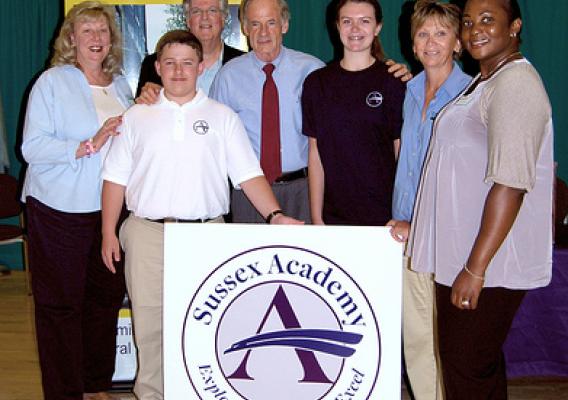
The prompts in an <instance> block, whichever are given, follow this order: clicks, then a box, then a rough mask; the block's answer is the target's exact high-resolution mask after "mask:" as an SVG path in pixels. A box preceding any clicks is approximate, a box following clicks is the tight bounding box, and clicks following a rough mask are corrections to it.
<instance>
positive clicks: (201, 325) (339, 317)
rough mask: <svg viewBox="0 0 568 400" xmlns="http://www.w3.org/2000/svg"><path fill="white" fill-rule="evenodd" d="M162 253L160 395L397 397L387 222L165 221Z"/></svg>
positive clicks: (220, 399)
mask: <svg viewBox="0 0 568 400" xmlns="http://www.w3.org/2000/svg"><path fill="white" fill-rule="evenodd" d="M164 250H165V268H164V271H165V273H164V386H165V387H164V389H165V398H166V399H167V400H181V399H183V400H187V399H202V400H234V399H243V400H267V399H270V400H290V399H294V400H318V399H325V400H347V399H353V400H356V399H359V400H362V399H385V400H390V399H393V400H394V399H400V376H401V373H400V371H401V360H400V358H401V331H400V327H401V281H402V277H401V276H402V274H401V272H402V271H401V269H402V246H401V244H399V243H396V242H395V241H394V240H392V238H391V237H390V234H389V232H388V228H383V227H331V226H325V227H321V226H320V227H318V226H268V225H238V224H231V225H224V224H167V225H166V230H165V249H164Z"/></svg>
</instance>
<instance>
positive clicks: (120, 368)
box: [112, 300, 137, 382]
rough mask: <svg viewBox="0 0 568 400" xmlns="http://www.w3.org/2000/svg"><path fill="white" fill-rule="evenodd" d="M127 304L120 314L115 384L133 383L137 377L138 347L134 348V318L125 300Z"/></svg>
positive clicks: (117, 328)
mask: <svg viewBox="0 0 568 400" xmlns="http://www.w3.org/2000/svg"><path fill="white" fill-rule="evenodd" d="M125 303H126V304H123V306H122V308H121V309H120V312H119V313H118V321H117V327H116V360H115V364H114V375H113V376H112V381H113V382H131V381H133V380H134V378H135V377H136V368H137V361H136V346H134V338H133V332H132V318H131V312H130V308H128V301H127V300H125Z"/></svg>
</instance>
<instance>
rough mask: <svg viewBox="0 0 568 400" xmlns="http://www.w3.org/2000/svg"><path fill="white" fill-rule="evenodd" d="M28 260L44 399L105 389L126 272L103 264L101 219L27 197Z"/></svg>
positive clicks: (68, 399) (76, 397) (76, 398)
mask: <svg viewBox="0 0 568 400" xmlns="http://www.w3.org/2000/svg"><path fill="white" fill-rule="evenodd" d="M26 208H27V215H28V235H29V262H30V269H31V271H32V289H33V293H34V301H35V322H36V335H37V342H38V352H39V360H40V367H41V372H42V386H43V392H44V398H45V399H46V400H81V399H82V398H83V393H84V392H99V391H105V390H108V389H109V388H110V386H111V382H112V375H113V373H114V363H115V356H116V323H117V318H118V310H119V309H120V306H121V303H122V300H123V298H124V293H125V284H124V270H123V267H122V265H120V266H118V267H117V273H116V274H112V273H111V272H110V271H108V270H107V268H106V267H105V266H104V264H103V262H102V259H101V214H100V212H93V213H65V212H61V211H58V210H54V209H52V208H50V207H48V206H46V205H45V204H43V203H41V202H39V201H38V200H36V199H34V198H32V197H28V198H27V199H26Z"/></svg>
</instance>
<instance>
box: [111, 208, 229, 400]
mask: <svg viewBox="0 0 568 400" xmlns="http://www.w3.org/2000/svg"><path fill="white" fill-rule="evenodd" d="M210 222H223V218H222V217H219V218H216V219H214V220H211V221H210ZM120 242H121V245H122V248H123V249H124V252H125V253H126V258H125V275H126V286H127V288H128V295H129V297H130V302H131V305H132V322H133V326H134V342H135V343H136V348H137V350H138V373H137V376H136V382H135V384H134V394H135V395H136V398H137V399H139V400H162V399H163V398H164V379H163V363H162V354H163V349H162V288H163V277H164V224H161V223H157V222H152V221H148V220H146V219H144V218H138V217H135V216H133V215H131V216H130V217H128V219H127V220H126V221H125V222H124V224H123V225H122V227H121V229H120Z"/></svg>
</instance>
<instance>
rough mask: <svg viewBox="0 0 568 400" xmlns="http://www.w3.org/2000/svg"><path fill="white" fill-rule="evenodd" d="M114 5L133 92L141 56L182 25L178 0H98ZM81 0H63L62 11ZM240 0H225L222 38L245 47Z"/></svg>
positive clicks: (182, 18) (233, 44)
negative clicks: (227, 8)
mask: <svg viewBox="0 0 568 400" xmlns="http://www.w3.org/2000/svg"><path fill="white" fill-rule="evenodd" d="M98 1H99V2H100V3H103V4H107V5H110V6H114V9H115V15H116V22H117V25H118V26H119V27H120V30H121V32H122V41H123V46H122V48H123V67H124V75H125V77H126V78H127V80H128V83H129V85H130V87H131V89H132V92H133V93H135V92H136V86H137V84H138V76H139V73H140V66H141V64H142V60H144V57H145V56H146V55H147V54H150V53H153V52H154V50H155V48H156V44H157V42H158V39H160V37H161V36H162V35H163V34H164V33H166V32H168V31H171V30H174V29H186V21H185V13H184V11H183V6H182V0H98ZM81 2H82V0H65V13H67V12H69V10H70V9H71V8H72V7H73V6H74V5H76V4H79V3H81ZM240 3H241V1H240V0H229V14H228V15H227V18H226V19H225V28H224V29H223V33H222V38H223V40H224V41H225V43H227V44H228V45H230V46H232V47H235V48H238V49H242V50H246V49H247V42H246V38H245V36H244V35H243V34H242V32H241V24H240V21H239V5H240Z"/></svg>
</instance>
